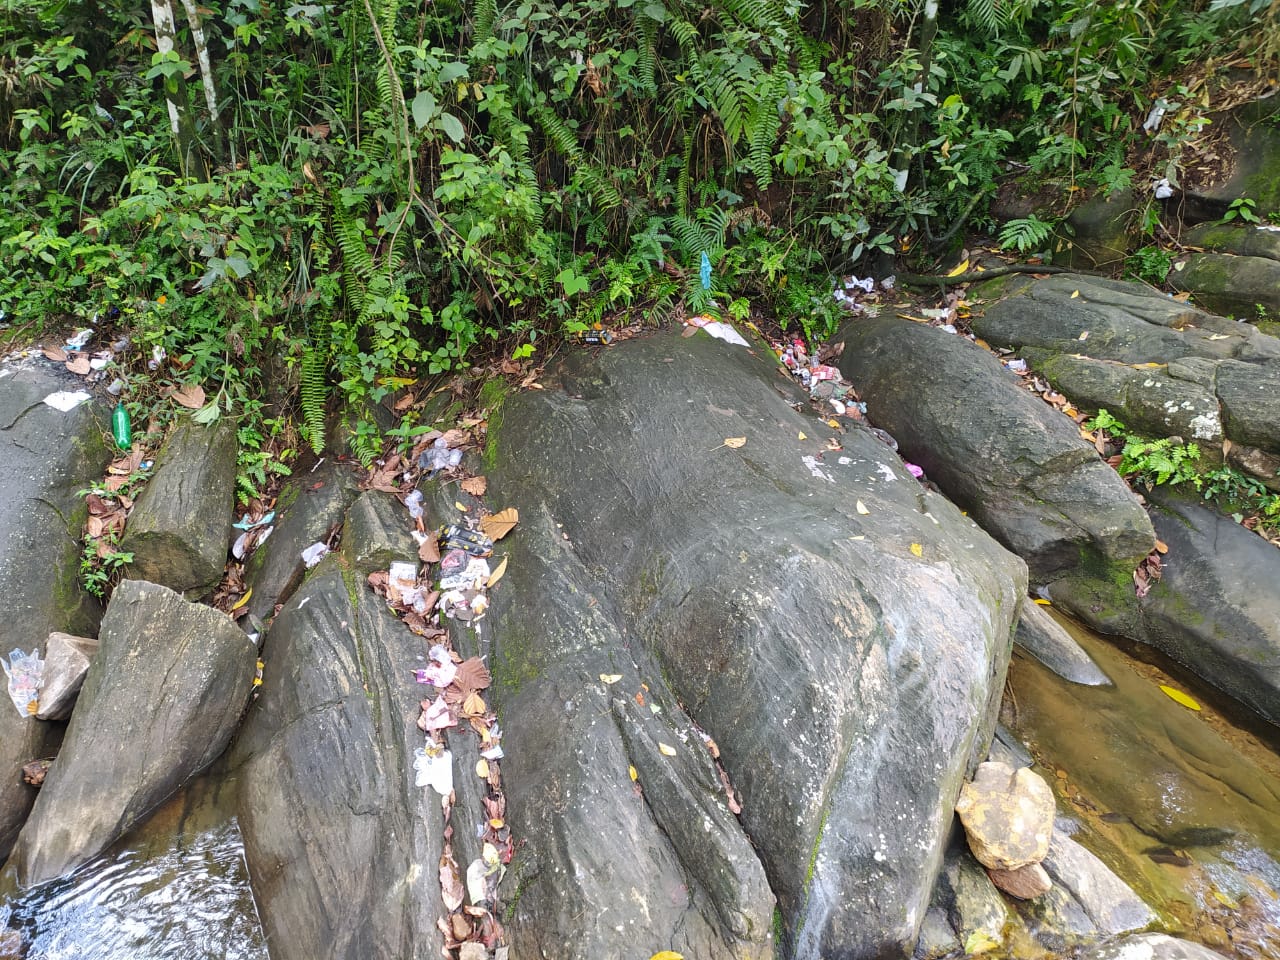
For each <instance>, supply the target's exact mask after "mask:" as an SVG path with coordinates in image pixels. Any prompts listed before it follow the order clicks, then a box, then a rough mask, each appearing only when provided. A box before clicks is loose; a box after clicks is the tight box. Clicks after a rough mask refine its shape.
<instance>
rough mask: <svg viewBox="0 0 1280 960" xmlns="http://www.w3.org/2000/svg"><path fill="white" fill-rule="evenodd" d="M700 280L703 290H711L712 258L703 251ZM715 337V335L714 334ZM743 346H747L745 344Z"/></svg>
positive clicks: (699, 273)
mask: <svg viewBox="0 0 1280 960" xmlns="http://www.w3.org/2000/svg"><path fill="white" fill-rule="evenodd" d="M698 279H700V280H701V281H702V289H703V290H710V289H711V258H710V257H709V256H707V251H705V250H703V251H702V262H701V263H700V264H699V265H698ZM712 336H715V334H712ZM743 346H746V344H745V343H744V344H743Z"/></svg>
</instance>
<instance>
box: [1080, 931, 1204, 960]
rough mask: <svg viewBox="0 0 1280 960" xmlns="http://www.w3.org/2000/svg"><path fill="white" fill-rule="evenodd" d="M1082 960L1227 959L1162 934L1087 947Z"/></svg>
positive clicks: (1141, 935)
mask: <svg viewBox="0 0 1280 960" xmlns="http://www.w3.org/2000/svg"><path fill="white" fill-rule="evenodd" d="M1079 958H1080V960H1225V958H1224V957H1223V955H1222V954H1220V953H1218V952H1217V951H1216V950H1210V949H1209V948H1208V947H1206V946H1204V945H1203V944H1199V943H1193V942H1192V941H1190V940H1178V939H1176V938H1175V937H1170V936H1168V935H1167V934H1163V933H1136V934H1133V935H1132V936H1128V937H1120V938H1119V939H1117V940H1111V941H1108V942H1107V943H1100V944H1098V945H1096V946H1093V947H1089V948H1087V949H1086V950H1085V951H1084V952H1083V953H1081V954H1079Z"/></svg>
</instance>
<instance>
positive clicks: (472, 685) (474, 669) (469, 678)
mask: <svg viewBox="0 0 1280 960" xmlns="http://www.w3.org/2000/svg"><path fill="white" fill-rule="evenodd" d="M492 682H493V677H492V676H490V674H489V668H488V667H486V666H485V665H484V661H483V660H481V659H480V658H479V657H470V658H468V659H466V660H463V661H462V662H461V663H460V664H458V672H457V673H456V674H455V675H454V678H453V683H454V684H456V685H457V686H458V688H459V689H460V690H462V692H463V693H464V694H466V693H471V692H473V691H475V690H484V689H486V688H487V687H488V686H489V684H491V683H492Z"/></svg>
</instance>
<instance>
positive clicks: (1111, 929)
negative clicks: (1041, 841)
mask: <svg viewBox="0 0 1280 960" xmlns="http://www.w3.org/2000/svg"><path fill="white" fill-rule="evenodd" d="M1042 866H1043V867H1044V869H1045V871H1046V873H1047V874H1048V876H1049V878H1050V879H1051V880H1052V881H1053V883H1054V884H1055V885H1056V886H1057V887H1058V888H1060V889H1061V890H1062V891H1063V892H1064V893H1067V894H1070V896H1071V897H1072V898H1073V899H1074V900H1075V902H1076V903H1078V904H1079V905H1080V907H1081V908H1082V909H1083V910H1084V912H1085V914H1086V915H1087V916H1088V917H1089V919H1090V920H1092V921H1093V924H1094V926H1095V927H1096V928H1097V932H1098V933H1099V934H1100V935H1101V936H1104V937H1110V936H1115V935H1116V934H1118V933H1128V932H1129V931H1131V930H1142V929H1144V928H1146V927H1148V926H1150V925H1151V924H1153V923H1155V922H1156V920H1157V919H1158V918H1157V917H1156V915H1155V913H1154V912H1153V911H1152V910H1151V908H1150V907H1148V906H1147V905H1146V904H1145V903H1144V902H1143V901H1142V900H1141V898H1139V897H1138V895H1137V894H1136V893H1134V892H1133V891H1132V890H1131V889H1129V887H1128V885H1126V884H1125V883H1124V881H1122V880H1121V879H1120V878H1119V877H1117V876H1116V875H1115V874H1114V873H1112V872H1111V869H1110V868H1109V867H1107V865H1106V864H1105V863H1103V862H1102V861H1101V860H1099V859H1098V858H1097V857H1095V856H1094V855H1093V854H1092V853H1090V852H1089V851H1088V850H1086V849H1085V848H1084V847H1082V846H1081V845H1080V844H1078V843H1076V842H1075V841H1074V840H1073V839H1071V837H1070V836H1068V835H1067V833H1066V832H1065V831H1063V830H1062V829H1060V828H1057V827H1055V828H1054V831H1053V839H1052V841H1051V842H1050V844H1049V855H1048V856H1047V857H1045V859H1044V862H1043V864H1042Z"/></svg>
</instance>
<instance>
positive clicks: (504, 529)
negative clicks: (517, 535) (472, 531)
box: [480, 507, 520, 540]
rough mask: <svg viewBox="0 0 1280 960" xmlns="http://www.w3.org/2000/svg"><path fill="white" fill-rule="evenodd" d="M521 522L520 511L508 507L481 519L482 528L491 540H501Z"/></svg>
mask: <svg viewBox="0 0 1280 960" xmlns="http://www.w3.org/2000/svg"><path fill="white" fill-rule="evenodd" d="M519 522H520V511H519V510H517V509H516V508H515V507H507V508H506V509H505V510H499V511H498V512H497V513H491V514H489V516H487V517H482V518H481V519H480V530H481V532H482V533H484V535H485V536H486V537H488V538H489V539H490V540H501V539H502V538H503V537H505V536H506V535H507V534H508V533H510V532H511V531H512V530H513V529H514V528H515V525H516V524H517V523H519Z"/></svg>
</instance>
